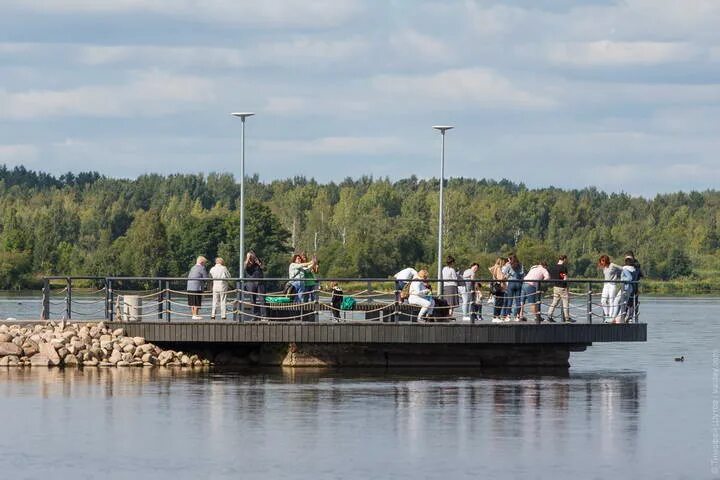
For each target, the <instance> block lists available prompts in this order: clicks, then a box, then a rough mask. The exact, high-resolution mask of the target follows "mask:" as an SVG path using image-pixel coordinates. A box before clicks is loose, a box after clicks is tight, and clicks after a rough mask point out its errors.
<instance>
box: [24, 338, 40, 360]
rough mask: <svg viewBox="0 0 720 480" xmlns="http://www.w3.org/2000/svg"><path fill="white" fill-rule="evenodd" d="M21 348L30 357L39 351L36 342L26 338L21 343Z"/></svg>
mask: <svg viewBox="0 0 720 480" xmlns="http://www.w3.org/2000/svg"><path fill="white" fill-rule="evenodd" d="M22 350H23V353H24V354H25V356H26V357H32V356H33V355H35V354H36V353H38V352H39V351H40V347H39V346H38V344H37V342H34V341H32V340H30V339H28V340H25V343H23V344H22Z"/></svg>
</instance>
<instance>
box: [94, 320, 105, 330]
mask: <svg viewBox="0 0 720 480" xmlns="http://www.w3.org/2000/svg"><path fill="white" fill-rule="evenodd" d="M96 326H97V328H98V329H100V330H105V322H100V323H98V324H97V325H96Z"/></svg>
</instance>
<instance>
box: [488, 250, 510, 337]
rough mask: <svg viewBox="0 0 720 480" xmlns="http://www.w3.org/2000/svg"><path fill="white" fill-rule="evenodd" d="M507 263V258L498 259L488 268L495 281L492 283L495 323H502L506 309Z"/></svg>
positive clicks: (493, 320)
mask: <svg viewBox="0 0 720 480" xmlns="http://www.w3.org/2000/svg"><path fill="white" fill-rule="evenodd" d="M506 262H507V259H506V258H502V257H498V258H497V259H496V260H495V265H493V266H492V267H490V268H488V270H489V271H490V275H492V279H493V281H492V282H490V293H491V294H492V296H493V298H494V301H493V303H494V306H493V318H492V322H493V323H500V322H502V315H503V310H504V309H505V289H506V288H507V283H506V282H505V280H506V279H507V277H505V274H504V273H503V267H504V266H505V263H506Z"/></svg>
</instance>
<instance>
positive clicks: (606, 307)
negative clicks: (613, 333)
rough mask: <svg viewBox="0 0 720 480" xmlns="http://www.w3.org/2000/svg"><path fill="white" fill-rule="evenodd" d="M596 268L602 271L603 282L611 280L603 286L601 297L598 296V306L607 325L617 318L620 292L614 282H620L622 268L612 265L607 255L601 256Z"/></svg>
mask: <svg viewBox="0 0 720 480" xmlns="http://www.w3.org/2000/svg"><path fill="white" fill-rule="evenodd" d="M598 268H599V269H601V270H602V271H603V278H604V279H605V280H612V281H609V282H605V283H604V284H603V289H602V295H601V296H600V305H602V309H603V315H604V316H605V323H609V322H611V321H612V320H613V319H614V318H615V317H616V316H617V314H618V312H619V310H620V296H621V295H622V292H618V288H617V283H615V281H617V280H620V274H621V273H622V267H621V266H620V265H615V264H614V263H612V262H611V261H610V257H608V256H607V255H602V256H601V257H600V260H599V261H598Z"/></svg>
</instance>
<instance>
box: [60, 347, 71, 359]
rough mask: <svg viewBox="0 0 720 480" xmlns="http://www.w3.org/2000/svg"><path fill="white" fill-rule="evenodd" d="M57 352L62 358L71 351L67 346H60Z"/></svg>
mask: <svg viewBox="0 0 720 480" xmlns="http://www.w3.org/2000/svg"><path fill="white" fill-rule="evenodd" d="M57 353H58V356H59V357H60V358H65V355H67V354H68V353H70V352H69V351H68V349H67V348H65V347H60V348H58V350H57Z"/></svg>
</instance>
